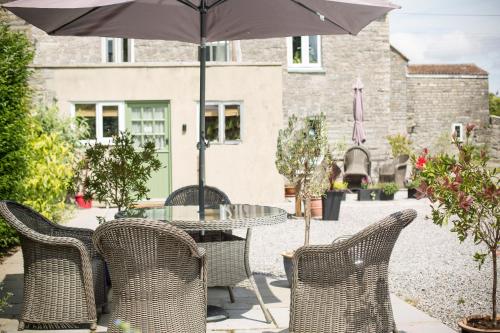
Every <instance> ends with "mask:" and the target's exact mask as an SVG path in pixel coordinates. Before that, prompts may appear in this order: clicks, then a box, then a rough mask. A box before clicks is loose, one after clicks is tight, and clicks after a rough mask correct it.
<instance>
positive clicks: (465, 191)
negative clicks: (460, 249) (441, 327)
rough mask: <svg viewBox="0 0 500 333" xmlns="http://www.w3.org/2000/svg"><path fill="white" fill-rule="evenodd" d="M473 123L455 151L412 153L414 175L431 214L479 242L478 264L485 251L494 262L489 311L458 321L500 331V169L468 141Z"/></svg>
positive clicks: (478, 329) (470, 327) (468, 326)
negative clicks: (414, 155) (499, 304)
mask: <svg viewBox="0 0 500 333" xmlns="http://www.w3.org/2000/svg"><path fill="white" fill-rule="evenodd" d="M474 127H475V125H472V124H468V125H467V127H466V139H465V142H460V141H459V140H457V138H456V137H454V138H453V143H454V145H455V147H456V148H457V150H458V153H457V154H456V155H450V154H447V153H440V154H438V155H436V156H432V157H429V155H428V152H427V151H424V153H423V154H422V155H421V156H420V157H419V158H418V159H416V161H415V162H416V163H415V167H416V169H417V170H418V172H417V173H416V175H415V177H416V179H417V180H419V181H420V182H421V184H420V187H419V188H418V191H419V197H427V198H428V199H429V200H430V201H431V203H432V206H431V208H432V215H431V216H432V220H433V222H434V223H435V224H437V225H440V226H446V225H448V223H450V222H451V224H452V225H453V227H452V228H451V231H452V232H455V233H457V236H458V239H459V240H460V241H461V242H463V241H464V240H465V239H466V238H468V237H472V238H473V241H474V243H475V244H476V245H478V246H481V249H480V250H479V249H478V252H477V253H475V254H474V259H475V260H476V261H477V262H478V266H479V268H481V266H482V265H483V264H484V263H485V261H486V259H487V258H488V256H489V257H490V259H491V262H492V276H493V279H492V280H493V283H492V289H491V290H492V292H491V300H492V302H491V312H490V314H489V315H473V316H469V317H466V318H463V319H462V320H460V321H459V323H458V324H459V326H460V327H461V329H462V332H483V333H485V332H491V333H493V332H500V316H498V312H497V301H498V298H497V288H498V280H497V279H498V265H497V260H498V258H497V257H498V250H499V246H500V187H499V186H500V169H498V168H493V167H490V166H488V160H489V157H488V153H487V152H486V150H485V149H484V148H481V147H479V146H476V145H474V144H472V143H471V142H470V139H471V134H472V131H473V130H474Z"/></svg>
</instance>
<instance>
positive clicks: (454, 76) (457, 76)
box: [406, 73, 488, 79]
mask: <svg viewBox="0 0 500 333" xmlns="http://www.w3.org/2000/svg"><path fill="white" fill-rule="evenodd" d="M406 76H407V77H409V78H432V79H488V74H485V75H464V74H410V73H407V74H406Z"/></svg>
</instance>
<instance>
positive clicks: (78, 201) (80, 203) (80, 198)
mask: <svg viewBox="0 0 500 333" xmlns="http://www.w3.org/2000/svg"><path fill="white" fill-rule="evenodd" d="M75 202H76V204H77V205H78V207H80V208H85V209H87V208H92V200H89V201H85V199H84V198H83V195H81V194H77V195H75Z"/></svg>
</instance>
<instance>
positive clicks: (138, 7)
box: [4, 0, 397, 43]
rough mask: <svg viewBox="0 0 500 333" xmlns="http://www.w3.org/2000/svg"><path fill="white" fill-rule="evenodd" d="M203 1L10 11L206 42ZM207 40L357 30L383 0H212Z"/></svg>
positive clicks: (43, 21) (28, 4) (149, 0)
mask: <svg viewBox="0 0 500 333" xmlns="http://www.w3.org/2000/svg"><path fill="white" fill-rule="evenodd" d="M201 5H202V2H200V0H191V1H190V0H18V1H14V2H11V3H8V4H5V5H4V7H6V8H7V9H8V10H10V11H11V12H13V13H14V14H16V15H17V16H19V17H21V18H23V19H24V20H26V21H27V22H29V23H31V24H33V25H34V26H36V27H38V28H40V29H42V30H44V31H46V32H47V33H49V34H51V35H60V36H101V37H123V38H139V39H161V40H176V41H182V42H190V43H199V42H200V29H201V27H200V21H201V20H200V9H201ZM205 6H206V41H207V42H211V41H221V40H238V39H256V38H271V37H287V36H301V35H327V34H357V33H358V32H360V31H361V29H363V28H364V27H365V26H366V25H368V24H369V23H370V22H372V21H373V20H375V19H377V18H378V17H380V16H382V15H384V14H385V13H387V12H388V11H390V10H391V9H394V8H397V6H395V5H393V4H390V3H389V2H386V1H382V0H335V1H334V0H207V1H206V3H205Z"/></svg>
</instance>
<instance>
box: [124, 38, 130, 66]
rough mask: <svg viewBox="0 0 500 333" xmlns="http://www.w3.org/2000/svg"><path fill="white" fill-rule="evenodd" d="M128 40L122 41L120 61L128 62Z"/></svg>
mask: <svg viewBox="0 0 500 333" xmlns="http://www.w3.org/2000/svg"><path fill="white" fill-rule="evenodd" d="M129 44H130V40H129V39H128V38H123V39H122V61H123V62H129V61H130V54H129V52H130V45H129Z"/></svg>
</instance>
